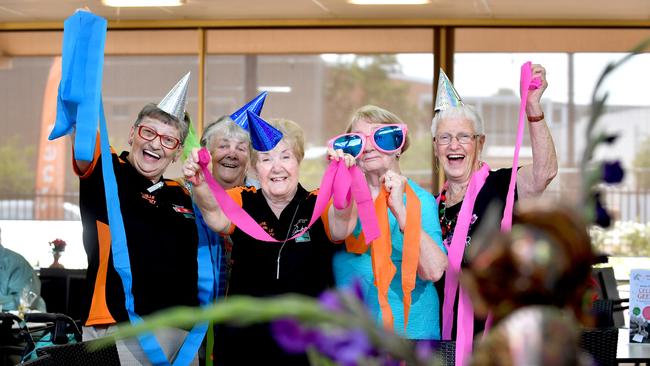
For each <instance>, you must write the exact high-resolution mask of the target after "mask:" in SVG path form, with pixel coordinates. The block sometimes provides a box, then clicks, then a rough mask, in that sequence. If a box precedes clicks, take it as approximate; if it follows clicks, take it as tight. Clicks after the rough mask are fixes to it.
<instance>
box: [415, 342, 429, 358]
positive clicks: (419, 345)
mask: <svg viewBox="0 0 650 366" xmlns="http://www.w3.org/2000/svg"><path fill="white" fill-rule="evenodd" d="M415 354H416V356H417V358H418V359H419V360H421V361H426V360H429V359H431V356H432V355H433V343H432V342H431V341H428V340H421V341H417V342H416V343H415Z"/></svg>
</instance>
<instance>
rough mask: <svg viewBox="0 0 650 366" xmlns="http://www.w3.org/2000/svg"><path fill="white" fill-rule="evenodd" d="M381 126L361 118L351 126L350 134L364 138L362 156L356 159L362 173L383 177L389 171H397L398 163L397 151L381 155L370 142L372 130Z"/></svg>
mask: <svg viewBox="0 0 650 366" xmlns="http://www.w3.org/2000/svg"><path fill="white" fill-rule="evenodd" d="M381 126H382V125H381V124H379V123H369V122H368V120H367V119H365V118H362V119H359V120H358V121H356V122H355V123H354V124H352V128H351V129H350V132H353V133H360V134H362V135H364V136H366V143H365V145H364V148H363V154H361V156H360V157H359V158H358V159H357V163H358V164H359V168H361V170H363V172H364V173H366V174H368V173H370V174H377V175H383V174H384V173H385V172H386V171H387V170H389V169H391V170H394V171H399V161H398V160H397V154H398V153H399V152H398V151H396V152H392V153H388V154H387V153H383V152H381V151H379V150H377V148H375V145H374V144H373V143H372V141H370V139H371V138H372V137H371V135H372V133H373V132H374V130H375V129H376V128H378V127H381Z"/></svg>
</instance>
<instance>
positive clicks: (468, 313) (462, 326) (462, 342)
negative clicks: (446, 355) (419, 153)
mask: <svg viewBox="0 0 650 366" xmlns="http://www.w3.org/2000/svg"><path fill="white" fill-rule="evenodd" d="M541 85H542V82H541V80H540V79H538V78H536V79H533V78H532V69H531V62H530V61H529V62H526V63H524V64H523V65H522V66H521V79H520V92H521V101H520V106H519V123H518V128H517V140H516V142H515V151H514V156H513V161H512V172H511V175H510V184H509V186H508V195H507V196H506V204H505V208H504V211H503V218H502V220H501V231H504V232H505V231H509V230H510V229H511V227H512V212H513V209H514V201H515V188H516V186H517V171H518V169H517V167H518V164H519V150H520V149H521V144H522V141H523V135H524V129H525V118H526V100H527V97H528V92H529V91H530V90H534V89H537V88H539V87H540V86H541ZM489 171H490V168H489V167H488V165H487V164H486V163H483V166H482V167H481V169H480V170H479V171H477V172H475V173H474V174H472V177H471V179H470V183H469V187H468V188H467V192H466V193H465V198H464V200H463V203H462V206H461V209H460V213H459V214H458V221H457V222H456V227H455V228H454V235H453V238H452V242H451V244H450V246H449V248H448V253H449V267H448V269H447V275H446V277H445V298H444V303H443V322H442V324H443V325H442V339H446V340H449V339H451V331H452V327H453V317H454V300H455V298H456V292H457V290H458V278H459V275H460V263H461V261H462V259H463V253H464V251H465V241H466V238H467V233H468V230H469V223H470V221H471V218H472V212H473V211H474V203H475V201H476V197H477V196H478V193H479V192H480V190H481V187H482V186H483V184H484V183H485V179H487V176H488V174H489ZM446 185H447V183H445V186H446ZM439 202H440V197H438V203H439ZM491 323H492V315H491V314H490V315H488V319H487V321H486V323H485V332H487V331H488V330H489V328H490V326H491ZM457 325H458V328H457V331H456V365H464V364H465V361H466V359H467V358H468V357H469V355H470V354H471V352H472V343H473V338H474V309H473V308H472V303H471V299H470V297H469V295H468V294H467V293H466V291H465V289H463V288H462V286H461V287H460V294H459V300H458V314H457Z"/></svg>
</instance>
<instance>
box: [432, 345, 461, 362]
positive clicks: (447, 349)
mask: <svg viewBox="0 0 650 366" xmlns="http://www.w3.org/2000/svg"><path fill="white" fill-rule="evenodd" d="M432 344H433V349H434V352H437V353H438V360H439V361H440V363H441V364H442V365H446V366H454V365H455V364H456V341H433V342H432Z"/></svg>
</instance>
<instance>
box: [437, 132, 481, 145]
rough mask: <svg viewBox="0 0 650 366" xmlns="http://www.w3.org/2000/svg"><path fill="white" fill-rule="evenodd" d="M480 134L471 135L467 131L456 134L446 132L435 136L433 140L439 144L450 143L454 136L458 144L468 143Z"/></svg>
mask: <svg viewBox="0 0 650 366" xmlns="http://www.w3.org/2000/svg"><path fill="white" fill-rule="evenodd" d="M479 136H481V135H477V134H475V135H471V134H469V133H459V134H458V135H456V136H452V135H451V134H448V133H443V134H442V135H438V136H435V137H434V138H433V141H434V142H436V143H438V144H439V145H449V144H451V142H452V141H454V138H455V139H456V140H458V143H459V144H463V145H464V144H469V143H470V142H472V141H474V139H475V138H477V137H479Z"/></svg>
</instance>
